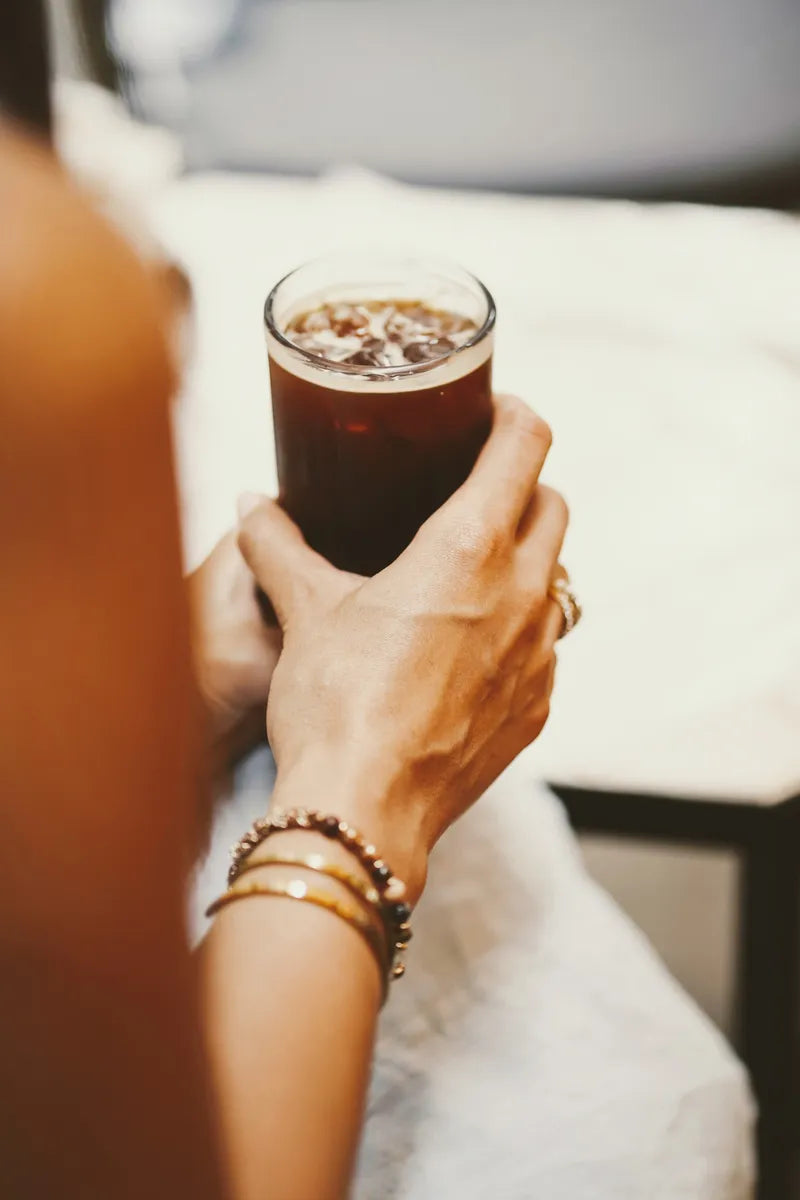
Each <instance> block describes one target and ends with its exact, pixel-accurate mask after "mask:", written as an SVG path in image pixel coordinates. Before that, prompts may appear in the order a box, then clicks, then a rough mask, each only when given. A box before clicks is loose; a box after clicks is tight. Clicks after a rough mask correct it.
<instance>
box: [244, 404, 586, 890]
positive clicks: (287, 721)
mask: <svg viewBox="0 0 800 1200" xmlns="http://www.w3.org/2000/svg"><path fill="white" fill-rule="evenodd" d="M549 446H550V431H549V429H548V428H547V426H546V425H545V423H544V422H543V421H541V420H540V419H539V418H538V417H536V416H535V415H534V414H533V413H532V412H531V411H530V409H529V408H527V407H526V406H525V405H524V404H523V403H522V402H521V401H519V400H514V399H511V398H504V397H501V398H498V399H497V400H496V402H495V419H494V427H493V429H492V433H491V435H490V437H489V440H488V442H487V444H486V446H485V447H484V449H483V451H482V453H481V455H480V458H479V460H478V463H477V464H476V466H475V469H474V471H473V472H472V474H471V475H470V477H469V479H468V480H467V481H466V483H465V484H464V485H463V486H462V487H461V488H460V489H459V490H458V491H457V492H456V493H455V494H454V495H453V496H452V497H451V498H450V499H449V500H448V501H447V502H446V503H445V504H444V505H443V507H442V508H441V509H439V511H438V512H436V513H435V514H434V515H433V516H432V517H431V518H430V519H429V520H428V521H427V522H426V524H425V525H424V526H423V527H422V529H421V530H420V531H419V533H418V534H417V536H416V537H415V539H414V541H413V543H412V544H411V545H410V546H409V547H408V549H407V550H406V551H405V552H404V553H403V554H402V555H401V556H400V557H399V558H398V559H397V561H396V562H394V563H393V564H392V565H391V566H389V567H387V568H386V570H384V571H382V572H381V573H380V574H378V575H376V576H375V577H374V578H372V579H363V578H361V577H359V576H353V575H348V574H346V573H344V572H341V571H338V570H336V569H335V568H334V567H332V566H331V565H330V564H329V563H327V562H326V561H325V560H324V559H322V558H321V557H320V556H319V555H317V554H315V553H314V552H313V551H312V550H311V549H309V547H308V546H307V545H306V543H305V542H304V541H303V538H302V536H301V535H300V533H299V531H298V530H297V528H296V526H295V525H294V524H293V523H292V522H291V521H290V519H289V518H288V516H286V514H285V513H284V512H283V511H282V510H281V509H280V508H279V507H278V506H277V505H276V504H274V503H272V502H270V501H264V502H262V503H261V504H259V505H258V506H257V507H255V508H254V509H253V511H251V512H250V513H249V515H247V516H246V517H245V519H244V520H243V521H242V524H241V526H240V533H239V546H240V549H241V551H242V554H243V556H244V558H245V560H246V561H247V563H248V564H249V566H250V567H251V569H252V571H253V573H254V575H255V576H256V579H257V580H258V582H259V584H260V585H261V587H262V588H263V589H264V590H265V592H266V593H267V594H268V595H269V597H270V599H271V601H272V603H273V605H274V608H275V611H276V613H277V616H278V619H279V621H280V624H281V626H282V629H283V636H284V648H283V652H282V655H281V658H280V661H279V663H278V666H277V668H276V671H275V675H274V678H273V681H272V688H271V691H270V698H269V704H268V709H267V726H268V731H269V738H270V743H271V745H272V748H273V751H274V753H275V757H276V760H277V763H278V772H279V773H278V785H277V789H276V794H275V803H276V804H278V805H280V806H282V807H288V806H290V805H302V804H305V805H307V806H308V807H314V808H319V809H324V810H328V811H331V812H335V813H337V815H339V816H341V817H343V818H347V819H349V820H351V821H352V822H353V823H354V824H356V825H360V826H361V827H362V828H363V829H364V831H365V832H366V833H367V834H368V835H369V836H370V837H371V838H372V839H373V841H374V842H375V844H376V845H377V846H379V848H380V850H381V852H382V853H383V854H385V856H386V858H387V859H388V860H389V862H390V863H391V865H392V867H393V868H394V869H395V871H396V872H397V873H398V874H400V875H403V874H404V873H405V875H406V877H407V882H408V883H409V885H410V890H411V892H412V896H413V895H414V894H418V892H419V891H420V890H421V887H422V885H423V883H424V878H425V871H426V866H427V855H428V852H429V850H430V849H431V847H432V846H433V844H434V843H435V842H436V840H437V838H438V837H439V836H440V835H441V834H442V833H443V832H444V830H445V829H446V828H447V826H448V825H449V824H450V823H451V822H452V821H453V820H455V819H456V818H457V817H458V816H459V815H460V814H461V813H462V812H464V810H465V809H466V808H467V807H468V806H469V805H470V804H472V802H473V801H474V800H476V799H477V797H478V796H479V795H480V794H481V793H482V792H483V791H484V790H485V789H486V788H487V787H488V785H489V784H490V783H491V782H492V781H493V780H494V779H495V778H496V776H497V775H498V774H499V773H500V772H501V771H502V770H503V769H504V768H505V767H506V766H507V765H508V764H509V763H510V762H511V760H512V759H513V758H514V757H515V756H516V755H517V754H518V753H519V751H520V750H522V749H523V747H524V746H526V745H527V744H528V743H529V742H531V741H533V739H534V738H535V737H536V736H537V735H538V733H539V732H540V730H541V729H542V727H543V725H544V723H545V720H546V719H547V715H548V709H549V697H550V691H551V688H552V685H553V671H554V666H555V643H556V639H557V637H558V635H559V633H560V630H561V622H562V616H561V612H560V610H559V608H558V606H557V605H556V604H555V603H554V602H553V601H552V600H550V599H549V598H548V594H547V590H548V586H549V584H550V582H551V581H552V579H553V577H554V575H555V574H556V572H557V563H558V555H559V551H560V549H561V544H562V541H563V538H564V533H565V530H566V526H567V511H566V506H565V504H564V501H563V500H562V498H561V497H560V496H559V495H558V493H556V492H553V491H551V490H550V489H548V488H544V487H541V486H539V485H538V477H539V472H540V470H541V468H542V464H543V463H544V460H545V457H546V455H547V452H548V449H549Z"/></svg>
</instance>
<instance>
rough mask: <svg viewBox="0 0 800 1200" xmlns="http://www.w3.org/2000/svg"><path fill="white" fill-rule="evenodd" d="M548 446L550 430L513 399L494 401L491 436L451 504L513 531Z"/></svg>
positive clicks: (513, 397) (534, 482) (503, 397)
mask: <svg viewBox="0 0 800 1200" xmlns="http://www.w3.org/2000/svg"><path fill="white" fill-rule="evenodd" d="M551 440H552V437H551V434H550V428H549V426H548V425H547V423H546V422H545V421H543V420H542V418H541V417H538V416H537V415H536V413H535V412H533V410H532V409H531V408H529V407H528V405H527V404H525V403H523V401H522V400H518V399H517V398H516V397H515V396H495V398H494V420H493V422H492V431H491V433H490V434H489V438H488V440H487V442H486V445H485V446H484V447H483V449H482V450H481V453H480V455H479V456H478V461H477V462H476V463H475V467H474V469H473V471H472V474H471V475H470V477H469V478H468V479H467V481H466V482H465V483H464V484H463V485H462V487H460V488H459V489H458V491H457V492H456V493H455V495H454V496H453V498H452V500H453V503H454V504H455V505H457V506H458V505H461V504H463V503H468V504H469V505H471V506H473V507H474V508H475V509H477V511H478V512H479V513H480V514H481V516H482V517H483V518H484V519H486V520H488V521H493V522H497V523H499V524H501V525H503V526H507V527H508V528H510V529H516V527H517V524H518V523H519V521H520V518H521V517H522V515H523V513H524V512H525V509H526V508H527V506H528V504H529V503H530V500H531V497H532V495H533V491H534V489H535V487H536V484H537V481H538V479H539V473H540V471H541V469H542V466H543V464H544V460H545V459H546V457H547V452H548V450H549V449H550V442H551Z"/></svg>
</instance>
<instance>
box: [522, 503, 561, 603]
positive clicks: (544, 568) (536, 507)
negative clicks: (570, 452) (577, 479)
mask: <svg viewBox="0 0 800 1200" xmlns="http://www.w3.org/2000/svg"><path fill="white" fill-rule="evenodd" d="M568 524H569V509H568V508H567V505H566V501H565V500H564V497H563V496H562V495H561V493H560V492H556V491H554V490H553V488H549V487H545V486H544V485H543V484H539V485H538V486H537V488H536V491H535V492H534V495H533V499H532V500H531V502H530V505H529V507H528V510H527V511H526V513H525V515H524V517H523V519H522V521H521V522H520V526H519V555H520V560H521V562H522V564H523V569H524V570H526V571H527V572H529V573H530V575H531V583H532V586H534V587H536V588H546V587H547V586H548V585H549V584H550V583H551V582H552V580H553V578H554V573H555V571H556V568H557V564H558V556H559V555H560V553H561V547H562V546H563V544H564V536H565V534H566V532H567V525H568Z"/></svg>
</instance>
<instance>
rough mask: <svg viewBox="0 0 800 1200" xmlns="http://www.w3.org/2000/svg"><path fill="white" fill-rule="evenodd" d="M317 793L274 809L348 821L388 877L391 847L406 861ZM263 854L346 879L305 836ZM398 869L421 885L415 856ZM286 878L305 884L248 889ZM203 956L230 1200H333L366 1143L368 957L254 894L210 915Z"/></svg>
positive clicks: (374, 970) (320, 918)
mask: <svg viewBox="0 0 800 1200" xmlns="http://www.w3.org/2000/svg"><path fill="white" fill-rule="evenodd" d="M330 774H331V773H330V772H329V777H328V778H329V780H330ZM326 790H327V795H326V792H325V791H323V790H322V787H321V783H320V781H319V780H318V782H317V786H316V789H315V791H314V792H310V791H309V789H308V787H306V786H305V783H304V784H303V786H302V787H301V786H299V780H297V781H296V783H293V784H292V785H291V786H284V787H279V788H278V791H277V793H276V797H275V799H274V803H275V804H276V806H278V807H283V808H287V809H288V808H291V807H295V806H298V805H301V804H306V805H308V806H309V807H312V806H313V807H319V808H323V807H324V808H325V810H326V811H330V812H335V813H336V814H337V815H341V816H345V817H346V818H347V819H348V820H349V821H351V822H352V823H353V824H356V825H359V826H360V828H361V829H362V830H363V832H364V833H365V835H366V836H368V837H370V838H372V839H373V840H374V842H375V845H376V846H378V847H380V849H381V853H382V854H385V855H386V858H387V859H388V860H389V861H390V863H391V864H392V866H393V867H394V866H395V863H393V862H392V860H391V858H390V849H392V848H393V849H394V850H395V852H396V855H402V854H403V850H402V845H401V841H400V840H398V838H397V836H396V835H395V834H394V833H393V831H392V830H391V829H390V828H389V827H388V826H385V825H383V823H382V820H381V815H380V812H379V811H378V810H376V809H375V807H374V806H373V807H372V808H371V809H367V806H366V805H362V804H361V803H360V802H359V800H358V796H357V795H356V794H355V789H354V788H353V787H352V786H351V787H350V788H349V789H346V788H343V787H341V788H340V787H339V786H338V785H332V784H331V783H330V782H328V786H327V789H326ZM315 795H316V797H320V796H323V795H326V800H325V803H324V804H323V803H322V802H321V800H317V801H316V803H315V802H314V796H315ZM356 810H358V816H356ZM402 840H403V841H405V835H404V837H403V839H402ZM384 847H386V849H384ZM268 849H269V853H271V854H274V855H278V856H295V855H307V854H310V853H322V854H324V856H325V858H326V859H328V860H333V861H335V862H337V863H338V864H339V865H341V866H345V867H348V868H349V869H350V870H353V869H354V860H353V858H352V856H351V855H349V853H348V852H347V851H346V850H345V849H344V848H343V847H341V846H340V845H339V844H338V843H336V842H331V841H329V840H328V839H326V838H323V837H322V836H321V835H318V834H314V833H310V832H293V833H281V834H277V835H274V836H273V837H272V838H270V839H269V847H268ZM259 855H261V856H263V857H266V855H265V854H264V852H263V851H262V850H261V848H259V849H258V850H256V851H255V852H254V855H253V857H254V858H256V857H259ZM396 861H397V863H398V865H399V863H400V859H396ZM404 865H405V866H406V868H407V869H408V870H410V871H413V873H414V875H415V876H416V877H417V878H424V874H425V867H424V862H423V861H421V859H420V857H419V856H417V857H416V858H415V861H414V862H413V863H412V862H411V861H410V860H408V859H405V860H404ZM399 873H400V872H399V871H398V874H399ZM292 874H294V875H298V874H303V872H298V871H294V872H292V870H291V869H290V868H286V867H282V868H277V867H272V868H270V869H269V870H268V871H267V870H261V869H260V870H259V871H257V872H255V871H254V872H252V874H248V876H247V879H248V880H251V879H255V878H258V879H259V882H267V881H269V882H273V881H279V880H281V879H288V878H290V877H291V876H292ZM306 878H308V876H306ZM222 888H223V881H220V891H222ZM201 957H202V961H203V973H204V984H205V995H206V1014H207V1025H208V1037H209V1042H210V1047H211V1057H212V1064H213V1070H214V1074H215V1080H216V1085H217V1091H218V1098H219V1107H220V1111H221V1114H222V1120H223V1127H224V1130H225V1134H226V1141H227V1145H228V1152H229V1156H230V1157H229V1172H230V1175H231V1178H232V1179H233V1180H234V1183H235V1186H236V1191H235V1196H236V1200H263V1198H264V1197H267V1196H268V1197H269V1200H308V1197H310V1196H313V1197H314V1198H315V1200H341V1197H343V1196H345V1195H346V1194H347V1192H348V1186H349V1182H350V1179H351V1175H352V1170H353V1163H354V1158H355V1154H356V1150H357V1147H358V1141H359V1136H360V1132H361V1125H362V1118H363V1110H364V1103H365V1097H366V1091H367V1086H368V1082H369V1074H370V1063H371V1058H372V1049H373V1041H374V1036H375V1026H376V1019H377V1014H378V1011H379V1007H380V1003H381V995H382V989H383V980H382V978H381V975H380V972H379V970H378V967H377V963H376V960H375V958H374V956H373V954H372V953H371V951H370V949H369V946H368V945H367V943H366V941H365V940H364V938H363V937H362V936H361V935H360V934H359V933H358V931H357V930H355V929H353V928H352V927H350V926H348V924H347V923H346V922H345V921H343V920H341V919H340V918H338V917H337V916H336V915H334V914H332V913H329V912H326V911H324V910H322V909H320V908H317V907H316V906H314V905H313V904H309V903H301V902H297V901H294V900H290V899H284V898H276V897H259V896H255V897H251V898H248V899H245V900H241V901H237V902H236V903H234V904H231V905H229V906H228V907H226V908H224V909H223V910H222V911H221V912H220V913H219V914H218V916H217V918H216V919H215V923H214V927H213V929H212V931H211V933H210V934H209V936H208V938H207V939H206V942H205V944H204V946H203V948H202V950H201Z"/></svg>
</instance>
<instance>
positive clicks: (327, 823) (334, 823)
mask: <svg viewBox="0 0 800 1200" xmlns="http://www.w3.org/2000/svg"><path fill="white" fill-rule="evenodd" d="M319 828H320V832H321V833H324V834H325V837H329V838H336V837H338V836H339V818H338V817H326V818H325V820H324V821H323V822H322V824H321V825H320V827H319Z"/></svg>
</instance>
